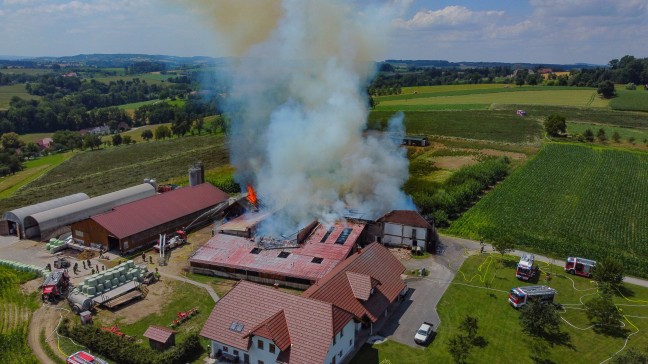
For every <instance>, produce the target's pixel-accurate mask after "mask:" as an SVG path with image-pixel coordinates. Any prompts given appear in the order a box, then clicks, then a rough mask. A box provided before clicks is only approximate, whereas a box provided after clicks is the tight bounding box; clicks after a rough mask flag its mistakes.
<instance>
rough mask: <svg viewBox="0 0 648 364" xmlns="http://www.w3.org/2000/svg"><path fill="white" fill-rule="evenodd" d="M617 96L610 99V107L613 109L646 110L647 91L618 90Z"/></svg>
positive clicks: (647, 103) (647, 107)
mask: <svg viewBox="0 0 648 364" xmlns="http://www.w3.org/2000/svg"><path fill="white" fill-rule="evenodd" d="M617 94H618V96H617V97H615V98H613V99H612V100H611V101H610V108H612V109H614V110H635V111H645V112H646V111H648V92H646V91H644V90H642V89H637V90H632V91H630V90H619V88H618V87H617Z"/></svg>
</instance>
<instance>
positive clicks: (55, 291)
mask: <svg viewBox="0 0 648 364" xmlns="http://www.w3.org/2000/svg"><path fill="white" fill-rule="evenodd" d="M70 287H71V283H70V276H69V275H68V272H67V271H65V270H62V269H60V270H55V271H53V272H52V273H50V274H48V275H47V277H46V278H45V282H43V293H42V300H43V302H45V301H48V302H56V301H58V300H59V299H61V298H63V297H65V295H67V293H68V291H69V290H70Z"/></svg>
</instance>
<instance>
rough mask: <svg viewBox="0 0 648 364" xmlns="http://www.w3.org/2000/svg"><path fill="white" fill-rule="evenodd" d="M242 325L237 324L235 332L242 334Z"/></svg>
mask: <svg viewBox="0 0 648 364" xmlns="http://www.w3.org/2000/svg"><path fill="white" fill-rule="evenodd" d="M243 326H245V325H243V324H242V323H240V322H239V324H238V325H236V332H242V331H243Z"/></svg>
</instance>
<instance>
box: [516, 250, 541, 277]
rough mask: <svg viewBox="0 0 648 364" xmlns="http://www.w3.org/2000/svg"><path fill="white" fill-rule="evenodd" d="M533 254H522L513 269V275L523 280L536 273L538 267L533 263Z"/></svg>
mask: <svg viewBox="0 0 648 364" xmlns="http://www.w3.org/2000/svg"><path fill="white" fill-rule="evenodd" d="M534 263H535V256H534V255H533V254H527V253H524V254H522V257H521V258H520V261H519V262H518V265H517V268H516V269H515V277H517V278H518V279H521V280H523V281H528V280H529V279H532V278H533V277H535V275H536V274H538V267H537V266H536V265H534Z"/></svg>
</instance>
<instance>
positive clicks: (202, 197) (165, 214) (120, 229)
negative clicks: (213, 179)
mask: <svg viewBox="0 0 648 364" xmlns="http://www.w3.org/2000/svg"><path fill="white" fill-rule="evenodd" d="M228 201H229V196H228V195H227V194H226V193H225V192H223V191H221V190H219V189H218V188H216V187H214V186H213V185H211V184H209V183H203V184H200V185H198V186H194V187H184V188H179V189H176V190H172V191H170V192H167V193H163V194H158V195H154V196H150V197H147V198H143V199H140V200H137V201H134V202H131V203H127V204H123V205H120V206H115V207H114V208H112V210H111V211H108V212H104V213H101V214H96V215H93V216H91V217H89V218H86V219H84V220H81V221H78V222H76V223H74V224H72V236H73V237H74V239H75V240H76V241H79V242H82V243H83V244H84V245H87V246H95V247H101V248H103V249H105V250H119V251H120V252H121V253H124V252H128V251H132V250H136V249H138V248H141V247H143V246H147V245H151V243H153V242H154V241H156V240H157V239H158V236H159V234H163V233H170V232H173V231H175V230H177V229H179V228H186V227H188V226H189V225H190V224H192V225H193V226H199V225H201V224H204V223H206V222H207V221H209V218H210V217H211V213H209V212H210V211H211V210H213V209H214V208H215V207H217V206H218V207H222V208H225V207H227V206H228V205H229V203H228ZM214 213H216V212H215V211H214Z"/></svg>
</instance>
